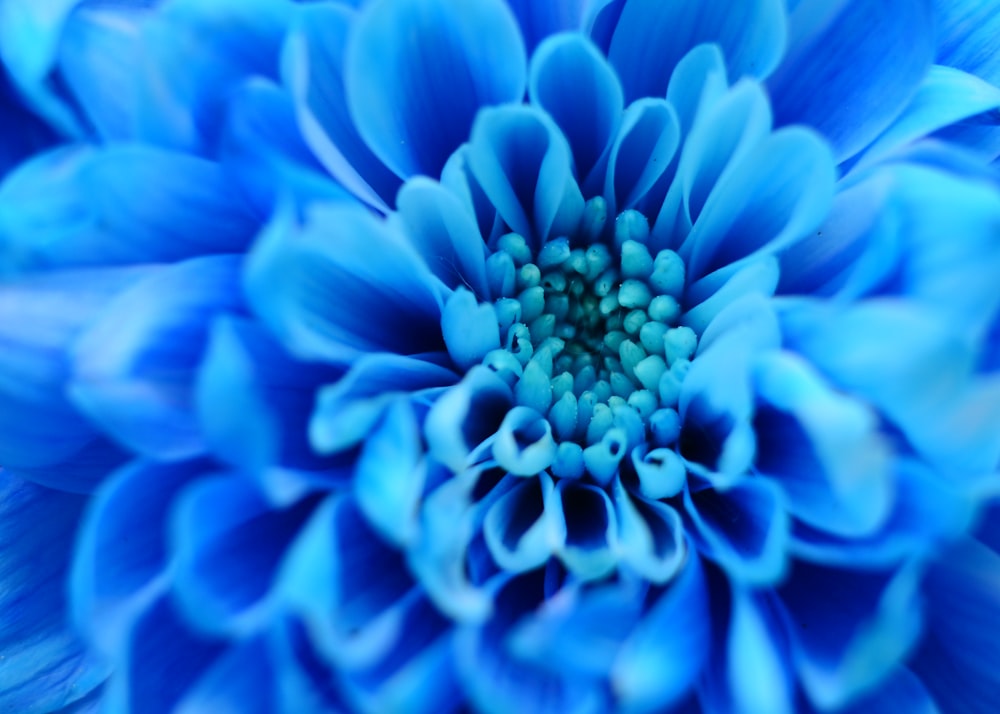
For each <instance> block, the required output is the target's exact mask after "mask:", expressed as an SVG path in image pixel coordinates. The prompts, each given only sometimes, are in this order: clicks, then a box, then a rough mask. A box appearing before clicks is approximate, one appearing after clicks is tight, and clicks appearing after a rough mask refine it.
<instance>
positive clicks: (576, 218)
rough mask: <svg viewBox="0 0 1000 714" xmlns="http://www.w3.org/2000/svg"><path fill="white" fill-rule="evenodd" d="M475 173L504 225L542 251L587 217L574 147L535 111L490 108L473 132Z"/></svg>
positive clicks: (471, 154)
mask: <svg viewBox="0 0 1000 714" xmlns="http://www.w3.org/2000/svg"><path fill="white" fill-rule="evenodd" d="M467 160H468V165H469V169H470V170H471V172H472V174H473V176H474V177H475V178H476V180H477V181H478V182H479V185H480V186H481V187H482V189H483V191H484V193H485V194H486V196H487V197H488V198H489V200H490V201H491V202H492V203H493V205H494V206H496V210H497V212H498V213H499V214H500V216H501V218H503V220H504V222H506V224H507V225H508V226H509V227H510V228H511V230H513V231H514V232H516V233H519V234H520V235H522V236H524V237H525V238H526V239H528V240H529V241H530V243H531V244H532V245H533V246H534V247H535V249H536V250H537V249H540V248H541V246H542V245H544V244H545V243H546V242H547V241H548V240H549V239H550V238H555V237H559V236H565V235H571V234H572V233H573V232H574V231H575V229H576V227H577V225H578V224H579V222H580V218H581V216H582V215H583V194H582V193H580V188H579V186H578V185H577V182H576V179H575V178H574V177H573V157H572V154H571V153H570V147H569V144H568V143H567V141H566V138H565V137H564V136H563V134H562V132H561V131H560V130H559V127H558V126H557V125H556V124H555V122H554V121H553V120H552V119H551V118H549V117H548V115H546V114H545V113H544V112H542V111H541V110H539V109H537V108H534V107H530V106H506V107H499V108H491V109H486V110H484V111H482V112H480V114H479V115H478V117H477V118H476V122H475V124H474V125H473V127H472V137H471V139H470V140H469V146H468V149H467Z"/></svg>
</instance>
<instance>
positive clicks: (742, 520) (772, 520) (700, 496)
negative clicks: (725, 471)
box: [684, 479, 790, 586]
mask: <svg viewBox="0 0 1000 714" xmlns="http://www.w3.org/2000/svg"><path fill="white" fill-rule="evenodd" d="M684 505H685V506H686V512H687V515H688V517H690V519H691V521H692V522H693V523H694V526H695V528H696V536H695V542H696V543H698V545H699V548H700V549H701V551H702V552H703V553H704V554H705V555H706V556H707V557H708V558H711V559H712V560H714V561H716V562H717V563H718V564H719V565H720V566H721V567H722V569H723V570H724V571H725V572H726V574H727V575H728V576H729V577H730V578H731V579H732V580H733V581H734V582H736V583H739V584H743V585H750V586H761V585H771V584H774V583H775V582H778V581H779V580H780V579H781V578H782V577H783V576H784V574H785V572H786V571H787V567H788V532H789V526H790V523H789V518H788V514H787V512H786V511H785V503H784V498H783V497H782V494H781V492H780V491H779V490H778V488H777V487H776V486H775V485H774V484H773V483H770V482H768V481H764V480H757V479H751V480H745V481H742V482H741V483H738V484H736V485H735V486H733V487H732V488H729V489H727V490H725V491H722V490H717V489H714V488H705V489H702V490H700V491H695V492H692V491H685V492H684Z"/></svg>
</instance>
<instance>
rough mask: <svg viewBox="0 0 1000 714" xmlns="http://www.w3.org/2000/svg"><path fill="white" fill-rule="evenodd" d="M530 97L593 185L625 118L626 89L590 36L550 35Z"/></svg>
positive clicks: (537, 56) (534, 70)
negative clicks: (594, 174)
mask: <svg viewBox="0 0 1000 714" xmlns="http://www.w3.org/2000/svg"><path fill="white" fill-rule="evenodd" d="M522 4H525V5H526V4H527V3H522ZM531 5H532V7H538V8H550V7H565V6H563V5H562V4H559V5H552V4H549V3H532V4H531ZM568 76H572V77H573V78H574V79H573V81H572V82H566V81H564V80H565V78H566V77H568ZM528 95H529V96H530V97H531V102H532V103H533V104H537V105H538V106H540V107H541V108H542V109H544V110H545V111H546V112H548V113H549V115H551V116H552V118H553V119H554V120H555V122H556V124H558V125H559V128H560V129H562V133H563V136H565V137H566V140H567V141H568V142H569V146H570V150H571V151H572V153H573V160H574V163H573V165H574V167H575V168H576V176H577V178H578V179H579V180H580V183H582V184H585V183H587V177H588V176H589V175H590V173H591V171H592V170H594V169H595V168H596V167H597V165H598V162H599V161H600V160H601V157H602V156H603V154H604V152H605V149H607V147H608V145H609V144H610V142H611V139H612V137H613V136H614V135H615V132H616V130H617V128H618V124H619V123H620V121H621V112H622V105H623V98H622V88H621V85H620V84H619V82H618V77H617V76H616V75H615V73H614V70H612V69H611V67H610V66H609V65H608V63H607V60H605V59H604V56H603V55H601V54H600V52H599V51H598V49H597V48H596V47H595V46H594V45H592V44H591V43H590V42H588V41H587V40H586V39H584V38H582V37H581V36H579V35H576V34H563V35H558V36H556V37H552V38H549V39H547V40H546V41H545V42H544V43H542V45H541V46H540V47H539V48H538V50H537V51H536V52H535V53H534V54H533V55H532V57H531V74H530V77H529V79H528Z"/></svg>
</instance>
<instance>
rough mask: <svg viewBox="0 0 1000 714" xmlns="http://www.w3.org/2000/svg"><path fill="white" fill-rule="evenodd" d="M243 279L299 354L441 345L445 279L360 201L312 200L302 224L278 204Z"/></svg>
mask: <svg viewBox="0 0 1000 714" xmlns="http://www.w3.org/2000/svg"><path fill="white" fill-rule="evenodd" d="M331 238H332V239H333V240H331ZM246 286H247V292H248V295H249V298H250V302H251V304H252V305H253V307H254V308H255V309H256V311H257V313H258V314H259V315H261V316H262V317H263V318H264V320H265V322H266V323H267V324H268V325H269V326H270V327H271V328H272V329H273V330H274V331H275V332H276V334H277V335H278V336H279V337H280V338H282V341H283V342H284V343H285V344H286V345H287V346H288V348H289V349H290V350H291V351H292V352H293V353H294V354H295V355H296V356H298V357H300V358H303V359H307V360H325V361H331V362H334V363H346V362H349V361H351V360H353V359H355V358H357V357H358V356H359V355H360V354H363V353H365V352H369V351H388V352H396V353H401V354H418V353H424V352H435V351H440V350H441V349H442V348H443V346H444V345H443V344H442V342H443V340H442V337H441V328H440V317H441V306H442V303H443V300H442V296H443V293H444V290H445V289H444V287H443V285H442V284H441V283H440V282H439V281H438V280H437V278H435V277H434V276H433V275H432V274H431V273H430V271H429V269H428V268H427V266H426V265H425V264H424V262H423V260H422V259H421V258H420V256H419V255H417V254H416V252H415V251H414V250H413V249H412V248H411V247H410V246H409V245H407V244H406V242H405V238H404V237H403V236H401V235H400V234H399V233H397V232H396V231H394V230H392V228H391V227H390V226H388V225H387V224H386V223H384V222H383V221H381V220H380V219H379V218H377V217H375V216H373V215H372V214H371V213H369V212H368V210H367V209H365V208H363V207H361V206H360V205H352V204H329V205H318V204H315V205H314V206H313V207H312V208H310V210H309V211H308V213H307V217H306V222H305V224H304V225H301V226H300V225H295V224H294V219H293V218H292V217H291V216H288V215H283V214H282V213H279V214H278V216H277V217H276V218H275V219H274V220H273V221H272V223H271V225H270V226H269V228H268V229H267V230H266V232H265V234H264V236H263V237H262V239H261V241H260V242H259V243H258V244H257V246H256V248H255V251H254V253H253V254H252V255H251V258H250V261H249V265H248V267H247V275H246Z"/></svg>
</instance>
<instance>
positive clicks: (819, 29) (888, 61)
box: [768, 0, 935, 162]
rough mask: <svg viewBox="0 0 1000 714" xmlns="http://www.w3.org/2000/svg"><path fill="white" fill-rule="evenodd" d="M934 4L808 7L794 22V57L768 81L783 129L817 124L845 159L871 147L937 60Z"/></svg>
mask: <svg viewBox="0 0 1000 714" xmlns="http://www.w3.org/2000/svg"><path fill="white" fill-rule="evenodd" d="M928 5H929V3H927V2H923V1H921V2H914V3H908V4H907V5H906V6H905V7H889V6H888V5H884V4H868V3H849V2H839V1H838V2H833V1H832V0H806V1H805V2H800V3H799V4H798V6H797V7H796V8H795V10H794V12H793V13H792V15H791V17H790V20H789V30H790V32H789V35H790V38H791V42H790V48H789V52H788V56H787V58H786V59H785V61H784V62H783V63H782V65H781V68H780V69H779V70H778V71H777V72H776V73H775V74H774V76H772V77H771V78H770V79H769V80H768V88H769V90H770V94H771V97H772V104H773V107H774V116H775V119H776V122H777V124H779V125H782V124H792V123H801V124H808V125H810V126H814V127H816V128H817V129H818V130H819V131H820V133H822V134H823V135H824V136H825V137H826V138H827V139H829V140H830V142H831V143H832V144H833V149H834V155H835V157H836V159H837V161H838V162H839V161H843V160H844V159H847V158H849V157H851V156H853V155H854V154H855V153H857V152H858V151H859V150H860V149H862V148H864V147H865V146H867V145H868V143H869V142H871V140H872V139H874V138H875V137H876V136H878V135H879V134H880V133H881V132H882V131H883V130H884V129H885V128H886V127H887V126H889V124H890V122H892V120H893V119H894V118H895V117H896V116H897V115H898V114H899V113H900V112H901V111H902V110H903V108H904V107H905V106H906V104H907V102H908V101H909V100H910V98H911V97H912V96H913V94H914V93H915V92H916V90H917V87H918V86H919V84H920V81H921V79H922V78H923V76H924V73H925V72H926V71H927V68H928V67H929V66H930V63H931V61H932V60H933V57H934V39H935V37H934V31H933V25H932V22H933V18H932V17H931V11H930V8H929V7H928Z"/></svg>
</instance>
